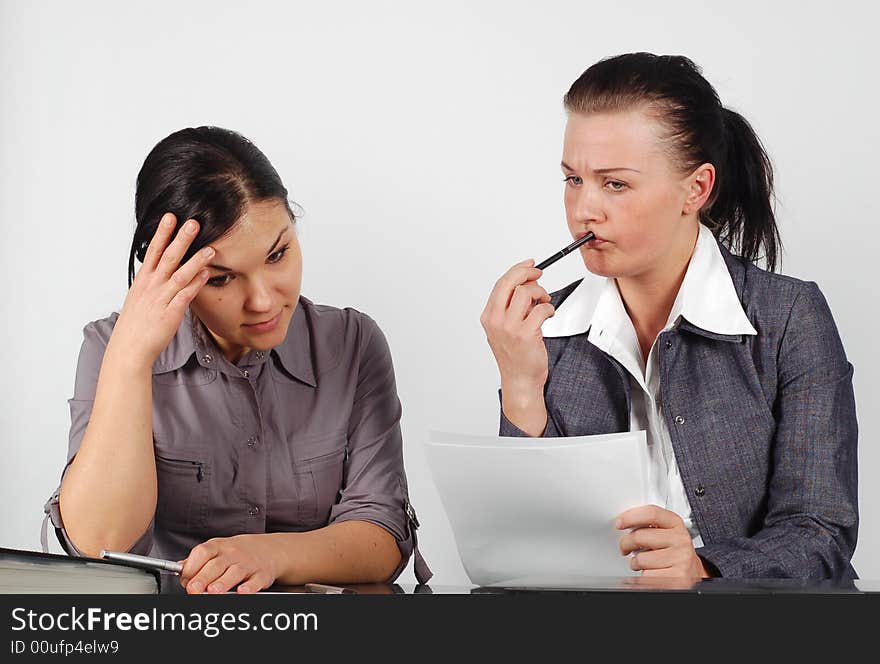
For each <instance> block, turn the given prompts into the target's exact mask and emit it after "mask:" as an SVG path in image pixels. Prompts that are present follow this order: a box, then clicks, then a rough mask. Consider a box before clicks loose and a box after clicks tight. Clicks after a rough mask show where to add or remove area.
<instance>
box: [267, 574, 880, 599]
mask: <svg viewBox="0 0 880 664" xmlns="http://www.w3.org/2000/svg"><path fill="white" fill-rule="evenodd" d="M345 587H346V588H349V589H351V590H354V591H355V593H357V594H365V595H395V594H403V595H484V594H489V595H491V594H508V595H509V594H520V593H529V594H534V593H542V594H544V593H565V594H596V593H615V594H619V593H658V592H661V593H662V592H666V593H676V594H679V593H682V594H692V595H704V594H705V595H709V594H711V595H718V594H722V595H723V594H728V595H743V594H765V595H767V594H769V595H791V594H800V595H828V594H831V595H864V594H874V593H876V594H880V581H877V580H865V579H857V580H855V581H843V582H835V581H809V580H801V579H705V580H703V581H699V582H696V583H693V584H690V583H684V582H682V581H678V580H675V581H661V582H656V581H652V580H648V579H647V578H645V577H626V578H620V579H613V578H597V579H589V580H585V581H584V582H583V583H582V584H578V585H577V586H573V587H566V588H489V587H478V586H473V585H470V586H448V585H430V584H429V585H414V584H407V583H395V584H378V583H377V584H351V585H346V586H345ZM268 591H269V592H275V593H284V592H291V593H296V592H300V593H302V592H305V591H306V590H305V587H304V586H273V587H272V588H270V589H269V590H268Z"/></svg>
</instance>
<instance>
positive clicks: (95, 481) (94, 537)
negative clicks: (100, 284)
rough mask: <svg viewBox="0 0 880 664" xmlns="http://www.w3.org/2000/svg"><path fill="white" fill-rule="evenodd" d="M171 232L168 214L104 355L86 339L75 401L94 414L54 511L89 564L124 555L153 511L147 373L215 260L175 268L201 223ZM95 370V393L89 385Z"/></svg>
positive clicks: (201, 258)
mask: <svg viewBox="0 0 880 664" xmlns="http://www.w3.org/2000/svg"><path fill="white" fill-rule="evenodd" d="M175 224H176V220H175V219H174V215H171V214H166V215H165V217H164V218H163V220H162V223H160V224H159V228H158V230H157V231H156V235H155V236H154V237H153V240H152V241H151V242H150V246H149V248H148V249H147V252H146V255H145V257H144V263H143V266H142V268H141V270H140V271H139V272H138V275H137V277H136V278H135V280H134V283H133V284H132V286H131V289H130V290H129V292H128V295H127V297H126V299H125V304H124V306H123V308H122V312H121V314H120V315H119V318H118V319H117V321H116V325H115V326H114V328H113V333H112V334H111V335H110V340H109V342H108V343H107V346H106V350H105V351H104V352H103V356H102V353H101V351H100V346H101V341H100V340H97V339H89V338H88V337H87V338H86V340H85V344H84V352H83V353H82V354H81V356H80V364H81V366H79V367H78V368H77V392H78V394H75V396H74V398H75V399H79V400H88V399H89V398H94V405H93V408H92V412H91V416H90V418H89V422H88V425H87V427H86V429H85V433H84V435H83V438H82V441H81V443H80V447H79V450H78V451H77V452H76V456H75V457H74V458H73V461H72V462H71V464H70V467H69V468H68V469H67V472H66V474H65V476H64V480H63V482H62V485H61V495H60V499H59V507H60V510H61V517H62V520H63V522H64V529H65V530H66V532H67V536H68V538H69V539H70V540H71V542H72V543H73V545H74V546H75V547H76V548H77V549H78V550H79V551H80V552H82V553H85V554H87V555H91V556H97V555H98V554H99V552H100V550H101V549H114V550H120V549H121V550H128V549H129V548H131V546H132V545H133V544H134V543H135V542H137V540H138V538H139V537H140V536H141V535H142V534H143V533H144V532H145V531H146V529H147V528H148V526H149V524H150V521H151V520H152V518H153V514H154V512H155V510H156V490H157V489H156V462H155V456H154V452H153V429H152V426H153V422H152V418H153V415H152V413H153V402H152V399H153V395H152V366H153V362H154V361H155V359H156V358H157V357H158V356H159V353H161V352H162V350H164V349H165V347H166V346H167V345H168V343H169V342H170V341H171V339H172V338H173V337H174V335H175V333H176V332H177V329H178V328H179V327H180V324H181V322H182V320H183V317H184V314H185V313H186V309H187V307H188V306H189V303H190V302H191V301H192V300H193V298H194V297H195V296H196V294H197V293H198V292H199V290H200V289H201V288H202V287H203V286H204V284H205V282H206V280H207V270H203V268H204V267H205V265H206V264H207V263H208V261H209V260H210V258H211V256H212V255H213V252H212V250H210V248H208V250H202V251H200V252H199V253H198V254H196V255H195V256H193V257H192V258H191V259H190V260H189V261H187V262H186V264H184V265H182V266H180V260H181V258H182V257H183V255H184V254H185V252H186V249H187V248H188V247H189V245H190V244H191V242H192V240H193V239H194V238H195V236H196V233H197V231H198V224H197V223H196V222H195V221H194V220H189V222H188V223H187V224H185V225H184V230H182V231H181V232H180V233H178V234H177V237H176V238H175V239H174V240H173V241H171V240H170V238H171V237H172V234H173V232H174V227H175ZM97 366H100V372H99V374H98V378H97V381H96V384H94V383H95V381H94V379H91V380H89V378H88V377H89V376H90V375H91V376H93V375H94V373H95V367H97ZM92 390H94V391H92ZM83 392H86V394H83Z"/></svg>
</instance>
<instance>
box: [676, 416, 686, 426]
mask: <svg viewBox="0 0 880 664" xmlns="http://www.w3.org/2000/svg"><path fill="white" fill-rule="evenodd" d="M675 423H676V424H684V418H683V417H682V416H681V415H676V416H675Z"/></svg>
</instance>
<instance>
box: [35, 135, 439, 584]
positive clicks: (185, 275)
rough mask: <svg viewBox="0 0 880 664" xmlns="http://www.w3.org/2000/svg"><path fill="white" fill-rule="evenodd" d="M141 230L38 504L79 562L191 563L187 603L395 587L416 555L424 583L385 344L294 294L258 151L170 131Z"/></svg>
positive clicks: (83, 362)
mask: <svg viewBox="0 0 880 664" xmlns="http://www.w3.org/2000/svg"><path fill="white" fill-rule="evenodd" d="M135 216H136V220H137V227H136V229H135V233H134V238H133V240H132V245H131V253H130V256H129V286H130V288H129V291H128V295H127V296H126V299H125V303H124V305H123V307H122V311H121V312H120V313H119V314H115V313H114V314H112V315H110V316H108V317H107V318H104V319H101V320H98V321H94V322H92V323H90V324H89V325H87V326H86V328H85V331H84V336H85V339H84V341H83V345H82V350H81V351H80V356H79V363H78V365H77V372H76V385H75V388H74V395H73V399H71V400H70V413H71V427H70V442H69V450H68V455H67V464H66V465H65V467H64V471H63V473H62V483H61V487H60V490H59V491H56V492H55V494H54V495H53V496H52V497H51V498H50V500H49V501H48V503H47V504H46V511H47V514H48V515H49V517H51V519H52V521H53V524H54V525H55V527H56V530H57V534H58V536H59V539H60V541H61V543H62V544H63V546H64V547H65V549H66V550H67V551H68V553H70V554H71V555H84V554H85V555H92V556H94V555H97V554H98V552H99V551H100V550H101V549H115V550H131V551H134V552H136V553H148V554H150V555H152V556H157V557H160V558H171V559H184V560H183V561H182V562H183V563H184V566H183V571H182V572H181V582H182V583H183V584H184V585H185V586H186V589H187V591H188V592H203V591H206V590H207V591H208V592H225V591H227V590H230V589H233V588H236V587H237V589H238V592H256V591H258V590H260V589H262V588H265V587H266V586H268V585H271V584H272V583H273V582H279V583H284V584H301V583H304V582H307V581H325V582H331V583H332V582H339V583H354V582H370V581H373V582H381V581H389V580H393V579H394V578H396V577H397V575H398V574H399V573H400V571H401V570H402V569H403V567H404V566H405V565H406V563H407V560H408V559H409V556H410V554H411V553H413V551H414V550H415V559H416V564H415V572H416V577H417V579H419V580H420V581H422V582H424V581H427V579H428V578H429V576H430V571H429V570H428V569H427V567H426V565H425V564H424V561H423V560H422V559H421V557H420V556H419V554H418V550H417V549H416V548H415V546H416V536H415V528H416V527H417V525H418V523H417V520H416V517H415V512H414V511H413V509H412V506H411V505H410V504H409V499H408V497H407V483H406V475H405V473H404V468H403V455H402V449H401V446H402V441H401V434H400V413H401V409H400V401H399V400H398V398H397V391H396V387H395V380H394V369H393V367H392V363H391V354H390V352H389V350H388V344H387V343H386V341H385V337H384V335H383V334H382V332H381V330H380V329H379V327H378V326H377V325H376V323H375V322H374V321H373V320H372V319H371V318H370V317H369V316H367V315H365V314H363V313H361V312H359V311H356V310H354V309H350V308H345V309H338V308H335V307H329V306H324V305H318V304H314V303H313V302H311V301H310V300H308V299H307V298H305V297H303V296H302V295H301V292H300V284H301V278H302V255H301V253H300V248H299V243H298V242H297V237H296V231H295V228H294V224H295V221H296V218H295V216H294V214H293V211H292V210H291V207H290V205H289V203H288V199H287V189H286V188H285V186H284V184H283V183H282V182H281V179H280V178H279V176H278V173H277V172H276V171H275V169H274V168H273V167H272V165H271V164H270V163H269V160H268V159H267V158H266V156H265V155H264V154H263V153H262V152H261V151H260V150H259V149H257V147H256V146H255V145H254V144H253V143H251V142H250V141H248V140H247V139H246V138H244V137H243V136H241V135H240V134H237V133H236V132H233V131H229V130H226V129H220V128H218V127H198V128H193V129H183V130H181V131H178V132H175V133H173V134H171V135H170V136H168V137H166V138H164V139H163V140H162V141H160V142H159V143H158V144H157V145H156V146H155V147H154V148H153V150H152V151H151V152H150V154H149V155H148V156H147V159H146V161H145V162H144V164H143V166H142V168H141V170H140V173H139V174H138V178H137V191H136V196H135ZM136 259H137V260H139V261H140V262H141V263H142V266H141V267H140V269H139V270H138V271H137V274H135V260H136ZM43 527H44V532H43V542H44V544H43V546H44V547H45V546H46V536H45V528H46V522H45V520H44V522H43Z"/></svg>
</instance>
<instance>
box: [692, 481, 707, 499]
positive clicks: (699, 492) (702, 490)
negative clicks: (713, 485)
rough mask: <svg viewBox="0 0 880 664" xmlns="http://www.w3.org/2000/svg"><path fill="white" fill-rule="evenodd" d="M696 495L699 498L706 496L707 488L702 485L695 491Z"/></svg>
mask: <svg viewBox="0 0 880 664" xmlns="http://www.w3.org/2000/svg"><path fill="white" fill-rule="evenodd" d="M694 495H695V496H697V497H698V498H701V497H703V496H704V495H706V487H704V486H703V485H702V484H700V485H699V486H697V488H696V489H694Z"/></svg>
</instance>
